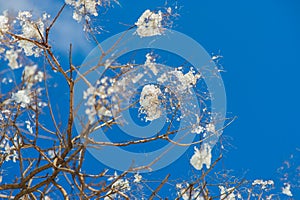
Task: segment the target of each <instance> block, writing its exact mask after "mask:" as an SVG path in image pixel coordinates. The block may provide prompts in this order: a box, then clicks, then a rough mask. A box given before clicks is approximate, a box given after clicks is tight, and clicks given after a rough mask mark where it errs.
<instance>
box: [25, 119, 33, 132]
mask: <svg viewBox="0 0 300 200" xmlns="http://www.w3.org/2000/svg"><path fill="white" fill-rule="evenodd" d="M25 124H26V128H27V130H28V131H29V133H31V134H33V129H32V126H31V125H30V121H28V120H26V121H25Z"/></svg>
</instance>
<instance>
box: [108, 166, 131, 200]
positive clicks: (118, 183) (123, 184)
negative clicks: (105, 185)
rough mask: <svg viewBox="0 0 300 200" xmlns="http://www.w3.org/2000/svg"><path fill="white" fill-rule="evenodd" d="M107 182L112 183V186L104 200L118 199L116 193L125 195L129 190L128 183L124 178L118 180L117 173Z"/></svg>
mask: <svg viewBox="0 0 300 200" xmlns="http://www.w3.org/2000/svg"><path fill="white" fill-rule="evenodd" d="M107 180H108V181H113V184H112V185H111V190H110V191H108V192H107V194H106V197H105V198H104V200H110V199H118V197H119V195H118V193H120V192H121V193H125V192H127V191H130V190H131V187H130V185H129V181H128V180H127V179H126V178H120V177H119V176H118V174H117V172H115V173H114V175H113V176H111V177H110V178H108V179H107ZM116 191H118V192H116Z"/></svg>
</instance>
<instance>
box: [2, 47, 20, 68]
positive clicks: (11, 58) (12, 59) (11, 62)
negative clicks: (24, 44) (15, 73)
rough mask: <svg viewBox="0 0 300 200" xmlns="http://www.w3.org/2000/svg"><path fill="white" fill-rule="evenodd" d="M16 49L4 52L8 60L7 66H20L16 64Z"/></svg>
mask: <svg viewBox="0 0 300 200" xmlns="http://www.w3.org/2000/svg"><path fill="white" fill-rule="evenodd" d="M18 56H19V55H18V51H15V50H13V49H10V50H7V51H6V52H5V59H6V60H8V66H9V67H10V68H11V69H18V68H20V67H21V65H19V64H18V61H17V59H18Z"/></svg>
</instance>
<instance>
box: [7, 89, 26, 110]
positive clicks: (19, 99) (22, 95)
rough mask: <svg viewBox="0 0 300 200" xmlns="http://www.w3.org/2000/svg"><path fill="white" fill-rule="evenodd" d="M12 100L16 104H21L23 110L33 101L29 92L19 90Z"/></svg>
mask: <svg viewBox="0 0 300 200" xmlns="http://www.w3.org/2000/svg"><path fill="white" fill-rule="evenodd" d="M11 99H12V100H13V101H15V102H16V103H20V104H21V107H22V108H25V107H26V106H27V105H28V104H29V103H30V101H31V99H30V97H29V92H28V90H19V91H18V92H16V93H13V94H12V97H11Z"/></svg>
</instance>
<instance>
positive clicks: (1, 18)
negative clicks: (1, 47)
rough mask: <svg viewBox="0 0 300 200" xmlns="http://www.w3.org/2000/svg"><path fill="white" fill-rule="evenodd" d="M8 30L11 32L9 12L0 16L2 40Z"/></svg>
mask: <svg viewBox="0 0 300 200" xmlns="http://www.w3.org/2000/svg"><path fill="white" fill-rule="evenodd" d="M8 30H9V24H8V13H7V11H4V12H3V14H2V15H0V39H1V38H2V37H3V35H4V34H5V32H7V31H8ZM0 44H1V43H0Z"/></svg>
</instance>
